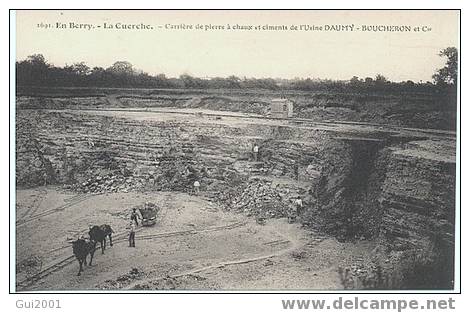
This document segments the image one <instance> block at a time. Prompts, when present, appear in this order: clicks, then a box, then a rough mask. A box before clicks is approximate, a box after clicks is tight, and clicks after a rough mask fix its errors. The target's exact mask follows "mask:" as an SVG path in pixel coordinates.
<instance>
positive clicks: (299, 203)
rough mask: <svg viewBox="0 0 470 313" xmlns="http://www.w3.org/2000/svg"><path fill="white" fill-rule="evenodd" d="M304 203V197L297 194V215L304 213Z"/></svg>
mask: <svg viewBox="0 0 470 313" xmlns="http://www.w3.org/2000/svg"><path fill="white" fill-rule="evenodd" d="M303 206H304V205H303V203H302V199H301V198H300V196H297V199H295V208H296V211H297V216H300V215H301V214H302V213H303Z"/></svg>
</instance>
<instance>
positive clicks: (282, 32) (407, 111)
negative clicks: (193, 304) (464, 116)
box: [10, 10, 460, 305]
mask: <svg viewBox="0 0 470 313" xmlns="http://www.w3.org/2000/svg"><path fill="white" fill-rule="evenodd" d="M11 18H12V20H13V25H14V28H13V29H12V30H11V33H12V34H13V36H14V40H15V45H16V46H15V47H14V55H12V58H14V68H12V69H11V71H12V75H13V76H12V77H13V82H12V83H13V84H15V95H14V97H13V98H14V101H13V102H12V104H11V107H10V110H12V112H14V120H12V121H11V123H12V125H13V127H12V131H13V132H14V136H15V137H14V138H15V139H14V149H13V150H12V151H11V152H10V153H11V155H12V162H14V163H15V165H14V166H15V170H14V172H13V173H11V175H14V178H13V181H14V185H12V186H11V188H13V190H15V192H14V194H15V196H14V197H13V198H12V199H11V217H12V221H13V222H12V224H11V227H12V229H13V234H14V235H13V236H11V238H10V243H11V249H12V250H11V253H12V260H13V262H12V263H11V266H12V267H14V269H11V271H14V272H13V273H14V275H13V276H14V277H11V279H12V283H11V288H12V290H13V291H14V292H36V291H46V292H60V291H75V292H98V291H99V292H115V291H120V292H175V291H192V292H197V291H210V292H261V291H262V292H287V291H299V292H316V291H330V292H343V291H351V290H354V291H379V290H380V291H384V290H385V291H409V290H420V291H427V292H434V291H447V292H457V291H459V290H460V278H459V277H460V250H459V245H458V244H456V242H460V237H459V236H460V229H459V228H458V226H459V222H458V221H460V207H459V205H457V204H456V203H458V202H457V201H458V200H459V197H460V190H459V188H457V186H458V176H457V174H458V171H459V164H458V158H457V156H458V155H457V135H458V131H459V123H458V122H459V121H458V114H459V106H458V99H459V95H458V93H457V90H458V89H457V86H458V83H459V50H460V38H459V37H460V11H459V10H390V11H386V10H241V11H235V10H233V11H231V10H224V11H221V10H200V11H195V10H145V11H143V10H142V11H141V10H128V11H124V10H77V11H74V10H17V11H14V12H12V13H11ZM287 305H290V304H287Z"/></svg>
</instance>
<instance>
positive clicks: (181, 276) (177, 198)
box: [17, 189, 371, 291]
mask: <svg viewBox="0 0 470 313" xmlns="http://www.w3.org/2000/svg"><path fill="white" fill-rule="evenodd" d="M31 194H35V193H34V192H32V191H31V190H20V191H18V192H17V198H18V202H19V203H20V205H21V206H27V205H28V204H29V203H32V202H33V201H35V200H34V197H33V196H31ZM78 200H82V201H78ZM147 201H150V202H153V203H156V204H157V205H159V206H160V207H161V208H162V209H161V212H160V214H159V216H158V217H157V219H158V220H157V225H155V226H154V227H146V228H139V233H138V236H137V239H136V246H137V247H136V248H129V247H128V246H127V240H126V239H127V238H126V236H127V235H126V230H125V227H126V226H127V224H128V219H129V214H130V211H131V208H132V207H133V206H135V205H136V204H139V203H143V202H147ZM52 203H53V204H54V205H51V204H52ZM70 203H73V204H74V205H73V206H67V207H66V208H65V209H63V210H53V209H54V208H57V207H62V206H64V205H67V204H70ZM20 209H21V208H19V210H20ZM51 210H52V211H51ZM44 212H53V213H51V214H46V215H43V216H42V217H40V218H37V219H35V220H31V221H29V222H28V223H26V224H24V226H22V227H19V228H17V263H21V262H22V261H24V260H27V259H28V258H29V257H32V256H33V257H34V258H36V259H39V260H41V262H42V264H43V267H42V269H47V267H48V266H54V264H56V263H57V262H58V261H61V260H65V259H67V258H69V257H70V256H71V247H70V246H69V247H67V245H68V240H70V239H73V238H75V237H76V236H78V235H79V234H80V232H82V233H83V232H84V231H86V230H87V229H88V225H91V224H101V223H107V224H110V225H112V227H113V228H114V230H115V232H116V236H115V245H114V246H113V247H110V248H107V249H106V251H105V254H101V253H100V252H99V251H97V253H96V254H95V258H94V260H93V265H92V266H87V267H85V269H84V272H82V275H81V276H76V275H77V272H78V264H77V262H76V261H75V260H74V259H73V258H71V259H69V260H68V261H67V262H68V263H67V262H65V263H64V264H60V266H58V267H57V268H53V270H52V271H51V273H48V274H47V275H44V276H40V277H38V279H37V280H36V281H34V282H33V283H32V284H26V285H25V286H23V288H24V289H23V290H25V291H26V290H97V289H98V290H100V289H112V290H116V289H132V288H135V289H142V286H144V285H145V286H147V287H146V288H147V289H182V290H188V289H198V290H208V289H217V290H248V289H253V290H258V289H263V290H281V289H309V290H311V289H339V288H341V287H342V286H341V283H340V281H339V279H338V274H337V271H336V269H337V266H338V264H340V263H341V262H345V261H346V262H349V261H350V260H352V259H354V257H355V256H356V255H357V256H363V255H365V254H367V253H368V252H369V251H370V250H371V247H370V244H369V243H367V244H352V243H339V242H337V241H336V240H334V239H332V238H327V237H324V236H320V235H319V234H316V233H313V232H310V231H307V230H305V229H302V228H301V227H300V225H298V224H288V223H287V221H286V220H285V219H274V220H273V219H270V220H268V221H267V223H266V224H265V225H258V224H257V223H256V222H255V221H254V220H253V219H252V218H251V217H246V216H244V215H241V214H234V213H231V212H226V211H222V210H220V209H219V208H218V207H217V206H216V205H215V204H214V203H212V202H210V201H208V200H206V199H203V198H199V197H195V196H190V195H187V194H182V193H172V192H159V193H113V194H100V195H94V196H93V197H91V198H87V197H82V196H79V195H77V194H74V193H64V192H61V191H58V190H54V189H48V190H47V193H46V195H45V197H44V200H43V201H42V202H41V203H40V205H39V208H38V211H37V214H39V213H44ZM62 265H63V266H62ZM39 272H40V270H39ZM130 273H138V274H130ZM33 274H34V273H33ZM28 275H31V272H30V273H29V274H28V273H27V271H26V270H25V269H23V270H20V271H19V272H18V273H17V281H22V280H23V279H25V278H26V277H28ZM144 289H145V288H144Z"/></svg>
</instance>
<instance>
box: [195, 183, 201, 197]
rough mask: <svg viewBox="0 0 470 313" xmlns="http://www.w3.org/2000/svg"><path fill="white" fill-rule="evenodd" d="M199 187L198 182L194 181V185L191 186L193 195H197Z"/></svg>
mask: <svg viewBox="0 0 470 313" xmlns="http://www.w3.org/2000/svg"><path fill="white" fill-rule="evenodd" d="M200 186H201V184H200V183H199V181H198V180H197V179H196V180H195V181H194V184H193V187H194V194H195V195H197V194H199V187H200Z"/></svg>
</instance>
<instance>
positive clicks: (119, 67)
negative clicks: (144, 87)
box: [106, 61, 135, 75]
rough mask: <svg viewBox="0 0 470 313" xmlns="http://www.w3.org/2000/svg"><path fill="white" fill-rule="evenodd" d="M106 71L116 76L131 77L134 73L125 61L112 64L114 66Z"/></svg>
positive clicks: (129, 64)
mask: <svg viewBox="0 0 470 313" xmlns="http://www.w3.org/2000/svg"><path fill="white" fill-rule="evenodd" d="M106 70H107V71H109V72H111V73H113V74H117V75H123V74H124V75H133V74H134V73H135V71H134V68H133V66H132V64H131V63H130V62H127V61H117V62H114V64H113V65H112V66H110V67H108V68H107V69H106Z"/></svg>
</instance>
